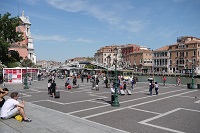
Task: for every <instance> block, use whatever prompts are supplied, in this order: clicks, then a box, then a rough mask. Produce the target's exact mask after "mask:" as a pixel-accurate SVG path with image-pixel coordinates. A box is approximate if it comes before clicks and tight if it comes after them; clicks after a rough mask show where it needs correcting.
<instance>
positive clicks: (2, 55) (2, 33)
mask: <svg viewBox="0 0 200 133" xmlns="http://www.w3.org/2000/svg"><path fill="white" fill-rule="evenodd" d="M20 22H21V20H20V18H19V17H11V14H10V13H6V14H4V15H3V16H2V15H1V14H0V61H1V62H2V64H4V65H6V66H7V67H9V66H10V65H11V64H13V63H15V62H20V60H21V58H20V56H19V53H18V52H17V51H15V52H13V51H9V47H10V45H11V44H12V43H15V42H20V41H23V33H22V32H20V31H16V27H18V26H19V25H20ZM10 67H12V66H10Z"/></svg>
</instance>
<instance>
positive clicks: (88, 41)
mask: <svg viewBox="0 0 200 133" xmlns="http://www.w3.org/2000/svg"><path fill="white" fill-rule="evenodd" d="M73 41H75V42H80V43H93V42H94V41H93V40H89V39H83V38H78V39H76V40H73Z"/></svg>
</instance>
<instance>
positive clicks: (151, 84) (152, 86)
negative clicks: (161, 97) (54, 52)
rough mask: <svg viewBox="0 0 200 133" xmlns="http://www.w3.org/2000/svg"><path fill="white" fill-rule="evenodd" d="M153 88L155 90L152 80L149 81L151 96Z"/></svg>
mask: <svg viewBox="0 0 200 133" xmlns="http://www.w3.org/2000/svg"><path fill="white" fill-rule="evenodd" d="M153 88H154V84H153V80H150V81H149V93H150V95H152V90H153Z"/></svg>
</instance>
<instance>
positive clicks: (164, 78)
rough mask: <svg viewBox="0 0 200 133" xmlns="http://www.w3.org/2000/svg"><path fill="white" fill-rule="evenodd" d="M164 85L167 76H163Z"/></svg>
mask: <svg viewBox="0 0 200 133" xmlns="http://www.w3.org/2000/svg"><path fill="white" fill-rule="evenodd" d="M162 79H163V85H165V83H166V77H165V76H163V78H162Z"/></svg>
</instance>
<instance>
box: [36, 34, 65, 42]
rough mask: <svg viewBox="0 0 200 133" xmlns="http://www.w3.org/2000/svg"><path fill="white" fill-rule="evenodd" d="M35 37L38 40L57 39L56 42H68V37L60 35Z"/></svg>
mask: <svg viewBox="0 0 200 133" xmlns="http://www.w3.org/2000/svg"><path fill="white" fill-rule="evenodd" d="M33 39H34V40H37V41H56V42H66V41H67V40H68V39H67V38H66V37H64V36H60V35H50V36H46V35H33Z"/></svg>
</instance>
